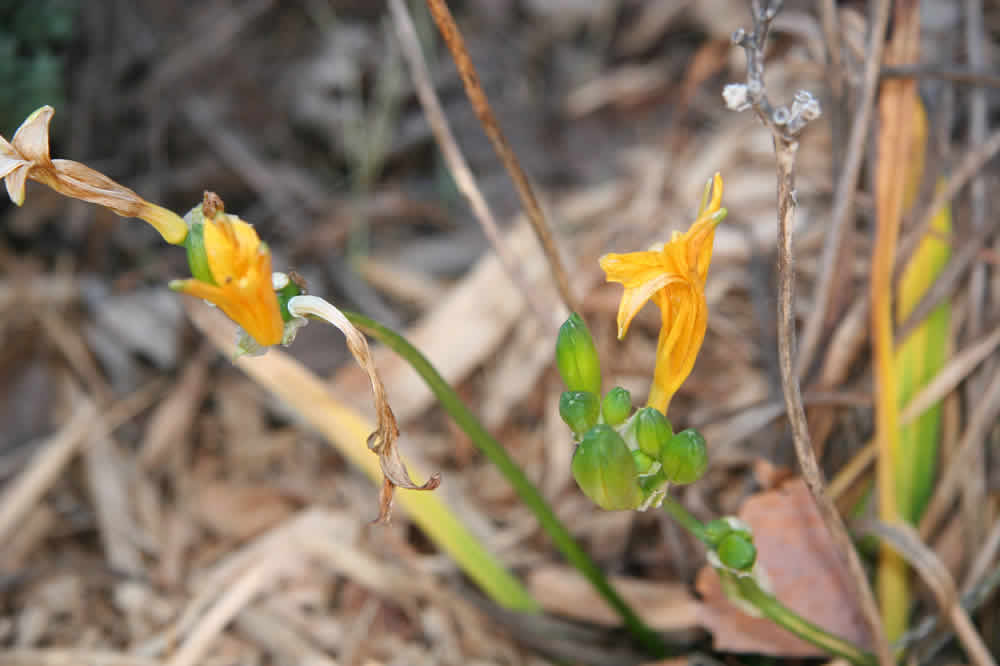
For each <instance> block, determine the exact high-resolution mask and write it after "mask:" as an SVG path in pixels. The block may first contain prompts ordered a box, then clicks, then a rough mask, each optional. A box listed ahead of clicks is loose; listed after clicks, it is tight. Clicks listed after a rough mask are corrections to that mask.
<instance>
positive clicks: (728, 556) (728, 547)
mask: <svg viewBox="0 0 1000 666" xmlns="http://www.w3.org/2000/svg"><path fill="white" fill-rule="evenodd" d="M715 552H716V553H717V554H718V556H719V559H720V560H721V561H722V563H723V564H725V565H726V566H727V567H729V568H731V569H737V570H738V571H747V570H749V569H750V568H751V567H753V564H754V562H755V561H756V560H757V548H756V547H755V546H754V545H753V541H751V540H750V537H749V536H748V535H747V534H746V533H745V532H738V531H732V532H730V533H729V534H727V535H725V536H724V537H722V538H721V539H720V540H719V545H718V546H716V548H715Z"/></svg>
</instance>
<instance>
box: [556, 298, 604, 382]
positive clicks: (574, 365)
mask: <svg viewBox="0 0 1000 666" xmlns="http://www.w3.org/2000/svg"><path fill="white" fill-rule="evenodd" d="M556 366H558V368H559V374H560V375H562V379H563V382H565V384H566V388H568V389H569V390H570V391H589V392H590V393H593V394H594V395H601V361H600V359H599V358H597V349H596V348H595V347H594V339H593V338H591V337H590V331H589V330H587V325H586V324H585V323H583V319H582V318H581V317H580V315H578V314H576V313H575V312H574V313H573V314H571V315H570V316H569V319H567V320H566V322H565V323H564V324H563V325H562V326H561V327H560V328H559V336H558V337H557V338H556Z"/></svg>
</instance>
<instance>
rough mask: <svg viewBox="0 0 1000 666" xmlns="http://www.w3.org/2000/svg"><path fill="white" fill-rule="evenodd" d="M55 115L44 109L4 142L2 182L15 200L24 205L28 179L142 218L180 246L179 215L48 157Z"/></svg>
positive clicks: (0, 149)
mask: <svg viewBox="0 0 1000 666" xmlns="http://www.w3.org/2000/svg"><path fill="white" fill-rule="evenodd" d="M53 113H55V111H54V110H53V109H52V107H51V106H43V107H42V108H40V109H38V110H37V111H35V112H34V113H32V114H31V115H30V116H28V118H27V120H25V121H24V122H23V123H22V124H21V126H20V127H19V128H18V129H17V132H15V133H14V138H13V139H12V140H11V141H10V142H8V141H7V140H6V139H4V138H3V137H0V178H3V179H4V183H5V184H6V186H7V194H8V195H9V196H10V199H11V201H13V202H14V203H15V204H17V205H18V206H20V205H21V204H22V203H24V189H25V182H26V181H27V179H28V178H30V179H31V180H35V181H38V182H39V183H42V184H44V185H48V186H49V187H51V188H52V189H53V190H55V191H56V192H59V193H60V194H62V195H64V196H67V197H71V198H73V199H79V200H81V201H86V202H88V203H93V204H97V205H98V206H103V207H105V208H107V209H109V210H111V211H113V212H115V213H117V214H118V215H121V216H122V217H138V218H140V219H142V220H145V221H146V222H148V223H149V224H151V225H152V226H153V227H154V228H155V229H156V230H157V231H158V232H160V235H161V236H163V239H164V240H166V241H167V242H168V243H172V244H174V245H178V244H180V243H183V242H184V238H185V236H187V225H186V224H185V223H184V220H183V219H182V218H181V217H180V216H179V215H177V214H176V213H174V212H172V211H169V210H167V209H166V208H161V207H160V206H157V205H156V204H152V203H150V202H148V201H146V200H145V199H143V198H142V197H140V196H139V195H138V194H136V193H135V192H133V191H132V190H130V189H129V188H127V187H125V186H124V185H120V184H119V183H116V182H115V181H113V180H111V179H110V178H108V177H107V176H105V175H104V174H102V173H100V172H98V171H94V170H93V169H91V168H90V167H88V166H85V165H83V164H80V163H79V162H74V161H73V160H54V159H52V158H51V157H49V123H50V122H51V121H52V114H53Z"/></svg>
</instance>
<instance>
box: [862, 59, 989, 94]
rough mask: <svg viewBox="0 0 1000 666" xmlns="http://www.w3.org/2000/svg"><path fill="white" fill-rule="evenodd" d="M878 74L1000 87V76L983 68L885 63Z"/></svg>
mask: <svg viewBox="0 0 1000 666" xmlns="http://www.w3.org/2000/svg"><path fill="white" fill-rule="evenodd" d="M880 76H881V77H882V78H884V79H940V80H942V81H951V82H952V83H963V84H965V85H969V86H977V87H983V88H1000V76H998V75H997V73H996V72H991V71H988V70H986V69H985V68H973V67H969V68H963V67H948V66H947V65H932V64H918V65H886V66H885V67H883V68H882V70H881V72H880Z"/></svg>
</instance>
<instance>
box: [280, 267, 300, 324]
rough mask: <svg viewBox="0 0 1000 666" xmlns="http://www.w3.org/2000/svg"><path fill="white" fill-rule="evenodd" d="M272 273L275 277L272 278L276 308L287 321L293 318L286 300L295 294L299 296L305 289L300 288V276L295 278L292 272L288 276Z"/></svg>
mask: <svg viewBox="0 0 1000 666" xmlns="http://www.w3.org/2000/svg"><path fill="white" fill-rule="evenodd" d="M274 275H275V276H276V278H272V280H273V284H274V293H275V294H276V295H277V297H278V309H280V310H281V318H282V319H283V320H284V321H285V322H286V323H287V322H290V321H292V319H294V318H295V317H294V315H292V313H291V312H289V311H288V301H290V300H292V299H293V298H295V297H296V296H301V295H302V294H304V293H305V290H304V289H303V288H302V284H300V283H301V282H302V280H301V278H296V277H295V275H294V274H292V275H291V276H289V275H286V274H285V273H275V274H274ZM296 280H298V281H296Z"/></svg>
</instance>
